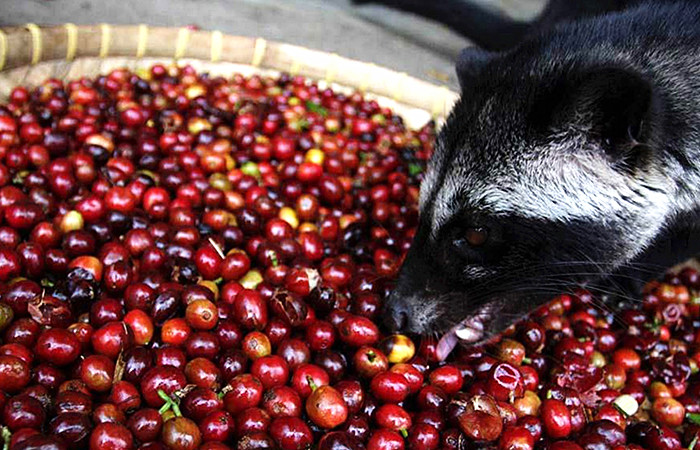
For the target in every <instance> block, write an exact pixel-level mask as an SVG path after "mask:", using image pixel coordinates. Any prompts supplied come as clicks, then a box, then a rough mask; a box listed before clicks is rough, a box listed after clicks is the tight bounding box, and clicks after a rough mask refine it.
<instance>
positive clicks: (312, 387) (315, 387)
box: [306, 375, 318, 392]
mask: <svg viewBox="0 0 700 450" xmlns="http://www.w3.org/2000/svg"><path fill="white" fill-rule="evenodd" d="M306 382H307V383H309V386H311V392H314V391H315V390H316V389H318V386H317V385H316V383H314V379H313V378H311V376H310V375H307V376H306Z"/></svg>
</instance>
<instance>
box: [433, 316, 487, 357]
mask: <svg viewBox="0 0 700 450" xmlns="http://www.w3.org/2000/svg"><path fill="white" fill-rule="evenodd" d="M491 312H492V308H489V307H484V308H482V309H481V310H480V311H478V312H477V313H476V314H474V315H471V316H469V317H467V318H466V319H464V320H462V321H461V322H459V323H458V324H457V325H455V326H454V327H452V328H451V329H450V330H449V331H448V332H447V333H445V334H444V335H443V336H442V338H441V339H440V341H439V342H438V344H437V348H436V356H437V357H438V359H439V360H440V361H443V360H444V359H445V358H447V357H448V356H449V355H450V353H452V350H454V348H455V347H456V346H457V344H458V343H460V342H461V343H464V344H473V343H475V342H479V341H480V340H482V339H483V338H484V336H485V335H486V326H485V323H487V322H488V321H489V320H490V319H491V317H492V314H491Z"/></svg>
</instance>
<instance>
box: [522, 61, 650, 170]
mask: <svg viewBox="0 0 700 450" xmlns="http://www.w3.org/2000/svg"><path fill="white" fill-rule="evenodd" d="M658 107H659V105H658V99H656V98H655V96H654V91H653V88H652V85H651V84H650V83H649V82H648V81H646V80H645V79H644V77H643V76H642V75H641V74H639V73H636V72H634V71H631V70H628V69H626V68H617V67H603V68H595V69H590V70H588V71H586V72H584V73H582V74H580V75H578V76H576V77H575V78H574V79H570V80H567V81H566V82H565V83H563V84H562V85H560V86H559V87H557V88H556V89H554V90H553V91H552V92H549V93H548V94H546V95H544V96H542V97H541V98H540V99H539V100H538V101H537V102H536V104H535V107H534V109H533V111H532V112H531V117H532V118H533V121H535V122H537V123H538V125H539V127H540V128H554V129H561V128H563V127H565V126H566V125H567V124H571V125H575V126H579V127H582V128H584V129H586V130H589V132H590V133H591V135H592V136H594V138H595V139H597V140H598V141H599V145H600V148H601V149H603V150H604V151H605V153H606V156H607V157H608V159H609V160H610V161H611V163H613V164H619V165H622V166H625V167H626V168H631V167H634V166H635V165H636V164H637V163H639V162H640V161H641V160H642V158H641V157H642V156H644V155H643V153H645V152H648V151H649V150H650V149H649V147H648V146H646V145H645V144H647V143H649V138H650V134H651V129H650V128H651V123H652V120H651V119H652V116H653V111H654V109H655V108H658ZM640 152H641V153H640Z"/></svg>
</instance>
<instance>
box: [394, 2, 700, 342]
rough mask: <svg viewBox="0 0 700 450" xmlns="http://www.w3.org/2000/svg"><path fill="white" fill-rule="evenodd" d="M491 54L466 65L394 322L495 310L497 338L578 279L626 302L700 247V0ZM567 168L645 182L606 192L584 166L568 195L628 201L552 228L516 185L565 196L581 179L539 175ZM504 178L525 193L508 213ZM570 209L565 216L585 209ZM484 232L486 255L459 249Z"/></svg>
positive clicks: (446, 322) (422, 326) (573, 25)
mask: <svg viewBox="0 0 700 450" xmlns="http://www.w3.org/2000/svg"><path fill="white" fill-rule="evenodd" d="M572 3H577V2H572ZM550 7H551V5H550ZM485 55H486V54H484V53H472V54H471V55H469V59H470V61H471V62H472V63H470V64H466V65H465V67H468V70H467V69H461V70H462V72H463V73H462V74H461V77H460V79H461V83H462V98H461V100H460V102H458V104H457V105H456V107H455V109H454V110H453V112H452V114H451V115H450V117H449V119H448V121H447V123H446V125H445V127H444V128H443V130H442V131H441V135H440V138H439V146H438V150H437V151H436V154H435V156H434V158H433V161H432V162H431V164H432V167H431V170H430V173H429V174H428V177H429V178H430V177H432V178H433V180H432V181H431V182H429V183H428V184H427V185H426V187H425V189H426V192H424V193H423V194H424V196H423V204H422V207H421V224H420V227H419V230H418V233H417V235H416V237H415V240H414V244H413V246H412V248H411V250H410V252H409V255H408V257H407V258H406V262H405V264H404V267H403V268H402V273H401V275H400V278H399V282H398V285H397V288H396V290H395V292H394V294H393V296H392V297H391V299H390V300H389V302H388V304H387V311H388V314H387V316H388V324H389V325H390V327H392V328H400V329H404V330H408V331H411V332H417V333H426V332H431V331H435V330H443V331H446V330H447V329H449V328H450V327H451V326H453V325H455V324H456V323H457V322H459V321H460V320H461V319H463V318H465V317H470V316H472V315H475V314H478V313H479V311H483V309H484V308H485V307H488V308H492V309H491V311H495V312H490V313H489V314H491V316H490V317H488V323H485V324H484V325H485V328H486V330H485V334H484V336H483V337H488V335H489V334H492V333H495V332H498V331H500V330H502V329H503V328H504V327H505V326H507V325H509V324H510V323H512V322H513V321H515V320H516V319H517V318H519V317H521V316H522V315H523V314H525V313H527V312H528V311H530V310H532V309H533V308H534V307H536V306H537V305H539V304H541V303H543V302H544V301H546V300H547V299H549V298H551V296H552V294H554V293H555V292H558V291H559V290H561V289H564V288H565V287H566V286H571V284H572V283H580V284H588V285H597V286H598V287H599V288H600V289H601V290H602V291H603V292H616V293H620V292H623V297H624V295H625V294H624V292H629V291H638V289H639V282H640V280H643V279H649V278H650V277H652V276H655V275H657V274H659V273H660V272H661V271H662V270H663V269H664V268H667V267H668V266H670V265H671V264H673V263H675V262H679V261H682V260H684V259H685V258H687V257H690V256H692V255H695V254H697V253H698V252H699V251H700V227H699V226H698V223H700V221H699V220H698V219H699V218H700V167H699V163H698V161H700V106H699V105H700V5H698V3H697V2H692V1H678V2H667V3H662V4H659V3H658V2H649V3H643V4H641V5H639V6H637V7H635V8H632V9H630V10H626V11H623V12H618V13H611V14H607V15H603V16H597V17H593V18H589V19H586V20H582V21H578V22H566V23H562V24H560V25H557V26H554V27H552V28H550V29H546V30H544V31H541V32H539V33H536V34H534V35H532V36H531V37H530V38H528V39H527V40H526V41H525V42H523V43H522V44H520V45H518V46H517V47H516V48H515V49H513V50H510V51H508V52H503V53H499V54H488V56H486V57H485ZM552 152H558V153H556V154H554V153H552ZM549 159H551V164H550V161H549ZM560 160H563V161H570V163H568V164H572V166H571V167H572V168H574V169H573V170H574V173H577V172H576V170H579V169H575V168H576V167H578V165H579V164H583V165H585V164H587V163H589V162H590V161H594V163H595V164H600V165H602V166H601V167H605V168H609V169H610V170H607V169H606V170H605V171H604V172H605V173H613V174H614V175H613V176H614V177H615V181H624V180H630V183H629V185H630V186H632V187H631V188H630V190H624V189H623V190H621V191H620V192H617V191H612V192H611V189H612V188H608V187H605V188H603V187H602V186H608V184H607V183H608V181H609V180H604V179H600V180H597V181H596V180H595V175H591V174H590V172H585V173H583V172H582V175H581V177H582V179H583V180H584V181H582V182H581V183H582V184H581V185H572V186H569V187H567V188H566V189H572V191H570V192H571V195H572V198H573V196H575V195H576V194H577V193H576V192H573V191H574V190H580V191H581V192H583V193H584V197H583V198H584V200H585V195H588V193H590V195H591V196H596V195H600V196H601V197H600V198H605V199H609V202H612V203H616V204H617V203H619V204H620V205H622V206H624V207H621V208H619V209H614V211H615V213H614V214H608V215H606V214H607V213H602V212H596V211H594V210H592V208H589V209H588V210H586V213H585V214H582V215H581V216H579V217H573V216H572V217H569V216H566V215H565V216H563V218H562V217H556V218H549V217H548V216H547V213H548V211H540V210H541V209H542V208H543V207H542V206H538V205H533V204H529V203H528V201H529V200H528V198H525V197H527V195H528V194H527V193H525V194H523V191H522V188H521V190H520V191H519V190H518V189H515V186H517V185H521V184H522V182H523V181H522V180H523V179H528V180H530V181H529V182H532V183H534V184H536V185H533V187H532V189H533V192H535V191H537V192H545V193H547V192H548V191H549V190H550V188H551V192H552V195H554V192H555V190H556V189H557V188H559V187H560V186H558V185H559V184H564V181H566V180H563V179H559V178H556V177H550V178H546V177H542V178H538V177H537V174H539V173H540V172H542V173H544V174H547V175H551V174H552V173H553V172H552V171H551V170H550V167H548V165H550V166H555V165H556V164H557V161H560ZM581 170H583V169H581ZM528 176H529V178H528ZM489 183H493V187H494V188H498V189H499V190H501V192H504V193H506V194H504V195H506V196H507V193H508V192H510V191H509V188H510V187H511V186H513V191H512V192H513V197H515V198H514V201H513V202H512V203H513V204H515V205H516V207H515V208H514V209H508V210H505V211H504V210H499V209H498V207H496V206H494V205H493V204H491V202H490V199H489V195H488V194H487V195H484V196H483V197H482V196H479V192H480V189H481V188H480V186H481V187H483V185H484V184H487V185H488V184H489ZM623 184H624V183H623ZM614 185H616V184H615V183H613V184H611V186H614ZM567 186H568V185H567ZM538 189H539V190H538ZM481 190H484V189H481ZM486 191H487V192H490V190H489V189H486ZM559 192H561V190H560V191H559ZM447 194H449V196H447V197H446V195H447ZM518 195H524V198H522V199H520V198H519V197H518ZM533 195H534V194H533ZM545 195H546V194H545ZM656 196H658V200H657V201H656V203H654V204H651V205H648V204H647V203H646V200H647V199H648V198H657V197H656ZM445 199H447V200H445ZM681 199H684V200H681ZM550 200H551V199H550ZM518 201H521V203H520V204H519V203H518ZM544 203H547V201H545V202H544ZM661 203H663V205H661ZM509 204H510V203H509ZM666 204H668V205H673V206H672V207H671V208H665V207H663V206H664V205H666ZM560 206H561V207H560ZM560 206H558V205H556V202H555V204H554V206H552V214H554V213H555V212H554V209H562V210H565V211H569V210H571V211H573V212H574V213H576V212H577V211H576V205H574V206H571V205H568V204H567V205H560ZM532 208H540V209H538V211H540V212H541V213H542V217H540V218H533V216H532V215H529V214H528V213H529V212H530V210H531V209H532ZM567 208H568V209H567ZM593 209H594V208H593ZM586 214H588V216H586ZM574 215H575V214H574ZM443 216H444V217H445V220H442V221H440V220H438V221H437V222H436V221H435V219H436V217H439V218H440V217H443ZM436 223H438V224H439V225H437V228H436V225H435V224H436ZM474 226H480V227H482V226H483V227H486V228H488V229H489V230H490V232H491V238H490V240H489V241H488V243H487V245H486V246H485V247H483V248H478V249H475V248H470V247H468V246H467V247H465V246H464V245H462V244H458V242H461V241H460V240H459V239H456V238H457V237H459V236H461V235H463V233H464V230H465V229H467V228H470V227H474ZM467 268H470V270H472V271H471V272H469V271H465V269H467ZM465 273H466V274H467V275H465ZM469 274H473V275H469ZM476 274H478V275H476ZM427 310H429V311H432V312H431V313H430V314H428V313H425V314H423V316H421V311H427ZM433 310H434V311H433Z"/></svg>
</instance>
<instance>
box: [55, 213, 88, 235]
mask: <svg viewBox="0 0 700 450" xmlns="http://www.w3.org/2000/svg"><path fill="white" fill-rule="evenodd" d="M84 224H85V220H84V219H83V215H82V214H80V213H79V212H78V211H75V210H73V211H68V212H67V213H66V214H65V215H64V216H63V217H62V218H61V226H60V228H61V231H62V232H63V233H69V232H71V231H76V230H82V229H83V225H84Z"/></svg>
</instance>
